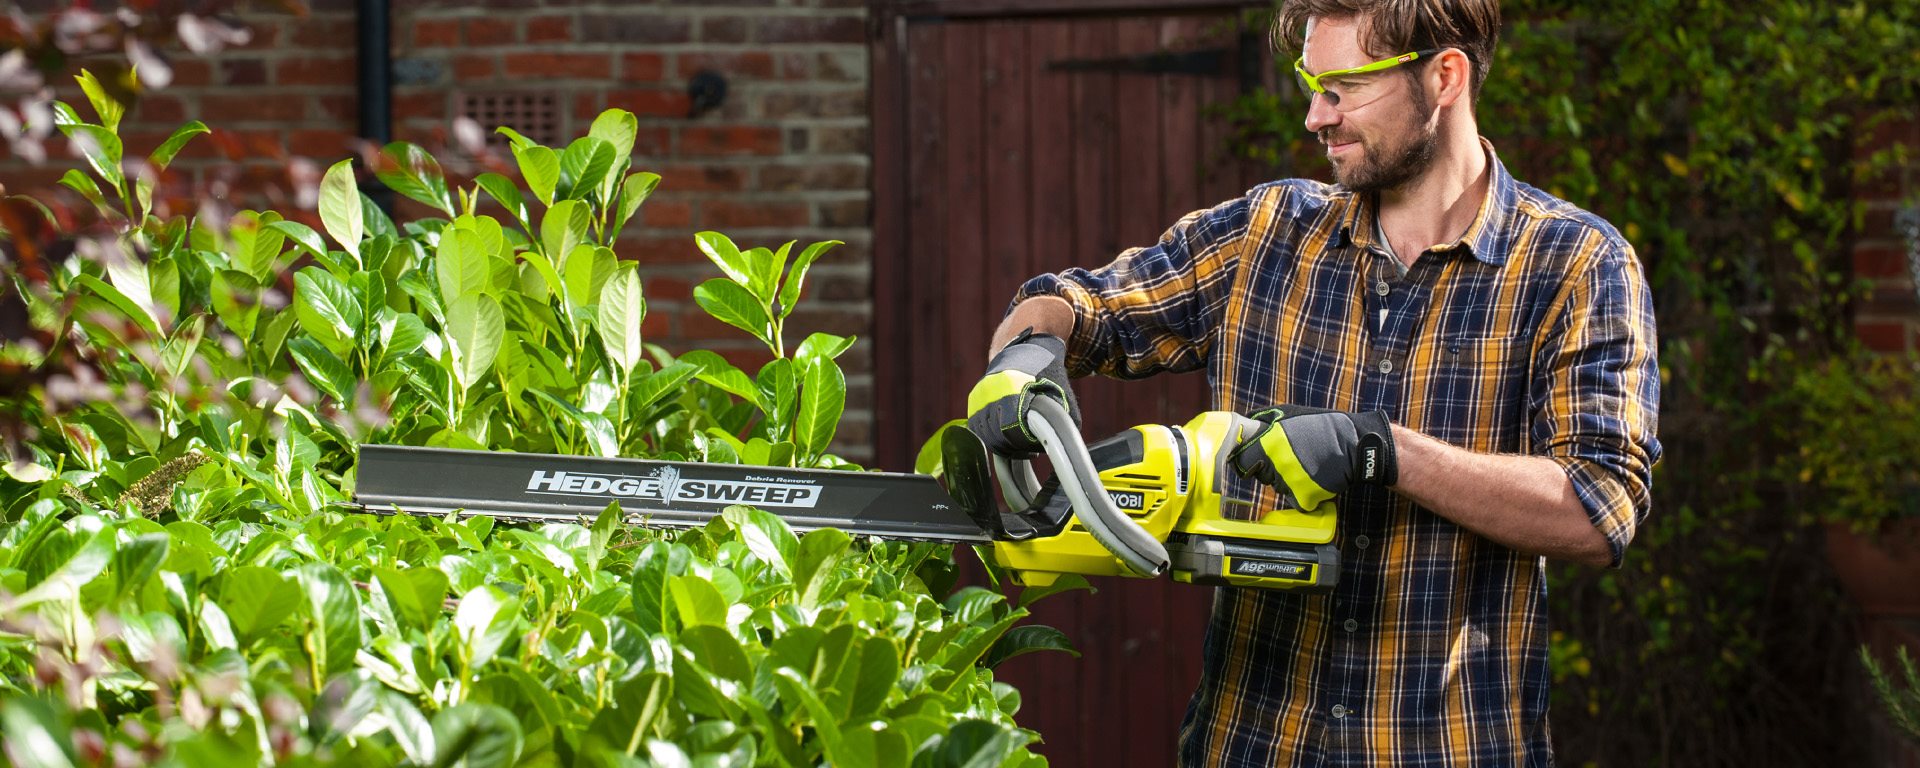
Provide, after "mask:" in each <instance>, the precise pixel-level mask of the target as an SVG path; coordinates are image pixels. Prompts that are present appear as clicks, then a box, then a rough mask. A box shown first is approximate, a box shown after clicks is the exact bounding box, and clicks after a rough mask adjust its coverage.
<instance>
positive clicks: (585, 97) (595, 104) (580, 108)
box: [573, 91, 606, 121]
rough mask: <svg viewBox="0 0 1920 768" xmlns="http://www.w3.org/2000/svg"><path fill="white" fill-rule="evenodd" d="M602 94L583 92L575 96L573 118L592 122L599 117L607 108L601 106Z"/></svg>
mask: <svg viewBox="0 0 1920 768" xmlns="http://www.w3.org/2000/svg"><path fill="white" fill-rule="evenodd" d="M602 96H604V94H602V93H601V92H599V91H582V92H580V93H576V94H574V95H573V116H574V117H577V118H580V119H581V120H587V121H591V120H593V118H595V117H597V116H599V114H600V113H601V111H603V110H605V109H606V108H605V107H602V106H600V104H601V102H602V98H601V97H602Z"/></svg>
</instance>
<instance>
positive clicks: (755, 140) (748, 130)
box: [680, 125, 780, 157]
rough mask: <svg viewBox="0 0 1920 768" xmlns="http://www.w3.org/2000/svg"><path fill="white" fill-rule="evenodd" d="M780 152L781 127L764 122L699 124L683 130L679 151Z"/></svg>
mask: <svg viewBox="0 0 1920 768" xmlns="http://www.w3.org/2000/svg"><path fill="white" fill-rule="evenodd" d="M779 153H780V129H778V128H775V127H772V126H761V125H718V126H698V127H691V128H683V129H681V130H680V154H682V155H684V156H687V157H702V156H713V155H722V156H725V155H775V154H779Z"/></svg>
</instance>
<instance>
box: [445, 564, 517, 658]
mask: <svg viewBox="0 0 1920 768" xmlns="http://www.w3.org/2000/svg"><path fill="white" fill-rule="evenodd" d="M519 617H520V603H519V601H517V600H514V599H513V598H512V597H510V596H508V595H507V593H506V592H504V591H502V590H501V589H500V588H499V587H495V586H493V585H491V584H483V585H481V586H479V587H475V588H474V589H472V590H469V591H468V592H467V594H465V595H463V596H461V598H460V605H459V607H457V608H455V609H454V612H453V628H454V632H455V635H456V636H457V637H459V638H460V644H461V645H462V646H463V647H464V648H465V649H466V658H467V664H468V666H469V668H471V669H476V670H477V669H479V668H481V667H483V666H485V665H486V663H487V662H488V661H491V660H493V656H494V654H495V653H498V652H499V651H500V647H501V646H503V645H505V644H506V642H507V640H508V639H509V638H510V637H512V635H513V631H514V627H515V626H516V625H517V624H518V623H519Z"/></svg>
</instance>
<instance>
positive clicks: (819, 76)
mask: <svg viewBox="0 0 1920 768" xmlns="http://www.w3.org/2000/svg"><path fill="white" fill-rule="evenodd" d="M311 6H312V8H313V10H312V13H311V14H310V15H309V16H307V17H306V18H293V17H288V16H282V15H269V14H265V13H256V14H251V15H246V16H243V17H242V19H241V20H242V21H243V22H244V23H246V24H247V25H248V26H249V27H250V28H251V29H252V30H253V39H252V40H251V41H249V42H248V43H247V44H246V45H244V46H240V47H238V48H234V49H229V50H226V51H223V52H221V53H219V54H217V55H214V56H211V57H206V58H190V57H187V56H185V55H184V54H179V55H176V56H175V57H174V68H175V78H174V82H173V84H172V85H171V86H170V87H168V88H167V89H165V90H163V91H160V92H157V93H154V94H152V95H149V96H147V97H146V98H144V99H143V100H142V101H141V102H140V103H139V105H138V106H137V107H136V108H135V110H134V111H133V112H132V113H131V114H130V116H129V118H128V120H129V122H128V124H127V125H126V126H124V127H123V133H124V134H126V138H127V143H128V155H129V156H135V155H134V153H135V152H140V153H144V152H145V151H147V150H149V149H151V148H152V147H153V146H155V145H157V144H158V143H159V142H160V141H161V140H162V139H163V138H164V137H165V136H166V134H167V132H169V131H170V130H171V129H172V128H173V127H175V126H177V125H178V124H180V123H181V122H183V121H185V120H189V119H200V120H203V121H205V122H206V123H207V124H208V125H210V126H212V127H214V128H216V129H218V131H219V133H220V137H219V139H218V140H215V141H205V140H202V141H201V142H199V143H198V144H197V145H196V146H195V147H194V148H193V149H192V150H191V151H190V152H189V153H187V154H186V155H184V156H183V157H182V159H181V161H180V163H179V167H180V172H179V173H178V174H176V176H177V177H178V179H179V180H180V181H181V182H183V183H184V184H192V185H198V186H199V187H200V188H202V189H208V190H210V191H211V192H212V193H213V194H216V195H224V196H227V197H229V198H231V199H233V200H235V202H236V204H237V205H246V206H254V207H259V206H268V205H271V206H274V207H276V208H281V209H287V208H291V207H292V206H293V204H294V201H292V200H290V199H288V198H287V197H286V196H285V195H284V194H281V193H276V192H275V191H274V190H275V189H276V188H284V187H285V183H284V182H285V180H286V176H287V173H286V171H287V168H288V167H289V166H290V164H292V163H290V161H289V159H287V157H286V156H288V155H291V156H296V157H306V158H311V159H312V160H313V161H315V163H317V165H306V164H302V165H305V167H307V168H309V169H311V168H313V167H318V168H325V167H326V165H328V164H330V163H332V162H334V161H336V160H338V159H340V158H342V157H346V156H348V155H349V154H351V153H352V152H353V135H354V133H355V131H356V130H357V126H358V114H357V96H356V94H357V87H356V65H355V53H354V50H355V35H356V27H355V16H354V3H353V2H349V1H347V0H317V1H316V2H312V3H311ZM393 6H394V11H393V31H392V40H393V56H394V68H395V82H396V84H395V89H394V98H393V118H394V128H395V138H397V139H402V140H407V141H413V142H416V143H420V144H422V145H425V146H428V147H429V148H436V149H435V151H436V155H439V156H440V157H441V160H442V162H443V163H444V164H446V165H447V166H448V170H449V172H450V173H452V174H454V175H456V176H457V175H459V174H460V173H461V171H462V170H463V169H466V171H467V172H468V173H472V172H474V170H473V169H474V165H473V164H472V163H471V162H467V161H463V160H462V159H461V157H460V155H459V153H457V152H454V151H451V150H447V151H444V152H443V151H442V150H440V149H437V148H438V147H444V146H445V145H446V144H447V139H448V135H449V132H450V129H451V126H452V124H453V120H454V118H455V117H456V116H457V111H458V110H459V109H460V107H461V105H462V103H463V99H462V97H463V96H464V95H468V94H476V95H483V94H496V93H504V94H527V93H537V94H551V95H553V96H554V97H555V101H556V104H557V106H558V111H559V114H558V115H557V116H556V118H557V122H558V124H557V126H556V127H557V128H558V133H559V134H560V135H561V136H562V137H566V138H571V137H574V136H577V135H581V134H584V133H585V132H586V130H587V127H588V125H589V124H590V123H591V121H592V119H593V117H594V116H595V115H597V114H599V112H600V111H601V110H603V109H606V108H609V107H618V108H621V109H626V110H629V111H632V112H633V113H635V114H636V115H638V116H639V119H640V135H639V138H638V140H637V141H636V143H635V147H634V153H635V159H634V166H635V169H636V170H651V171H654V172H656V173H659V174H661V175H662V176H663V177H664V178H663V181H662V183H661V186H660V189H659V191H658V192H657V193H656V194H655V195H654V197H653V198H651V199H650V200H649V201H648V202H647V204H646V205H645V206H644V207H643V208H642V209H641V215H640V217H639V218H638V219H637V220H636V223H635V225H632V226H630V227H629V228H628V229H627V231H626V233H625V235H624V236H623V238H622V240H621V242H620V243H619V244H618V247H617V250H618V251H619V253H620V255H621V256H622V257H624V258H629V259H634V260H637V261H639V262H640V264H641V275H642V277H643V278H644V280H645V284H646V291H647V298H648V308H649V318H648V325H647V330H648V332H649V340H651V341H655V342H657V343H661V344H663V345H665V346H667V347H668V348H670V349H673V350H676V351H680V350H686V349H690V348H694V347H706V348H710V349H714V350H716V351H719V352H721V353H722V354H725V355H727V356H728V357H730V358H732V359H733V360H734V361H735V362H736V363H737V364H739V365H741V366H742V367H743V368H746V369H747V370H748V371H749V372H752V371H753V370H756V369H757V367H758V366H759V364H760V363H761V362H763V361H764V360H765V359H767V357H768V354H767V352H766V350H765V349H764V347H761V348H757V349H756V342H752V341H750V340H746V339H744V337H743V335H742V334H741V333H740V332H738V331H736V330H734V329H732V328H729V327H726V326H724V325H722V324H720V323H719V322H717V321H714V320H712V319H710V318H708V317H707V316H706V315H705V314H704V313H702V312H701V311H700V310H699V308H698V307H697V306H695V305H694V304H693V302H692V301H691V299H690V291H691V287H692V286H693V285H696V284H698V282H699V281H701V280H704V279H706V278H709V277H715V276H717V275H718V272H717V270H716V269H714V268H713V267H712V266H711V265H710V264H708V263H707V262H706V260H705V258H704V257H703V256H702V255H701V254H700V253H699V251H698V250H696V249H695V247H694V243H693V233H694V232H697V231H700V230H704V229H716V230H721V231H723V232H726V233H727V234H728V235H730V236H732V237H733V238H734V239H735V240H736V241H738V242H740V243H742V244H743V245H770V246H775V245H778V244H780V243H783V242H785V241H787V240H794V239H798V240H800V241H802V244H803V245H804V244H805V243H807V242H812V241H814V240H823V239H837V240H843V241H845V242H846V243H847V244H846V245H845V246H843V247H841V248H838V249H836V250H835V251H834V252H832V253H831V254H829V255H828V256H827V257H826V258H825V259H823V260H822V261H821V262H820V263H819V264H818V265H817V266H816V267H815V268H814V269H813V270H812V272H811V273H810V274H809V276H808V284H807V289H806V298H805V300H804V301H803V303H802V304H801V309H799V310H797V311H796V312H795V313H794V315H793V318H792V320H791V321H790V322H791V324H792V326H791V328H790V330H789V331H788V334H787V337H788V338H789V339H791V340H792V342H793V343H798V341H799V340H800V339H802V338H805V334H806V333H808V332H811V331H816V330H817V331H828V332H832V333H838V334H842V335H845V334H857V335H859V336H860V337H861V339H862V341H861V342H860V343H859V344H857V345H856V346H855V347H854V348H853V349H852V350H850V351H849V352H848V353H847V354H846V356H845V357H843V358H842V360H841V362H842V364H843V366H844V367H845V368H846V370H847V374H848V389H849V392H848V413H847V418H846V420H845V421H844V422H843V423H842V425H841V428H840V433H839V434H840V439H839V449H840V450H841V452H842V453H843V454H845V455H848V456H849V457H852V458H854V459H856V460H861V459H865V458H868V457H870V455H871V435H872V402H873V396H872V392H873V383H872V373H871V371H872V368H873V366H872V358H873V352H872V347H871V343H870V341H868V339H870V338H871V336H872V334H871V328H870V319H871V317H872V311H871V296H870V288H869V282H870V281H869V275H870V272H871V270H870V262H871V259H870V257H869V255H868V254H869V250H868V249H869V246H870V243H871V228H870V227H871V225H870V223H869V218H870V217H869V197H870V193H869V191H868V190H869V187H868V168H869V165H870V160H869V154H868V144H869V139H868V133H869V129H868V125H869V120H868V116H867V79H868V74H867V49H866V11H865V4H864V0H652V1H651V2H579V1H575V0H545V1H544V2H540V3H532V2H506V1H505V0H499V1H496V2H450V1H442V0H408V1H406V2H395V3H393ZM175 53H176V54H178V52H175ZM83 64H84V62H83ZM702 70H711V71H713V72H716V73H718V74H720V75H721V76H723V77H724V78H725V79H726V80H727V82H728V86H729V88H728V93H727V96H726V100H725V102H724V103H723V104H722V105H720V106H719V107H718V108H716V109H713V110H711V111H708V112H706V113H704V114H702V115H700V116H698V117H693V118H690V117H689V116H688V114H689V107H690V103H689V99H688V96H687V90H686V85H687V81H688V79H689V78H690V77H691V76H692V75H693V74H694V73H696V72H699V71H702ZM60 97H61V98H63V99H65V100H67V101H69V102H70V103H75V104H78V103H81V101H82V97H81V96H80V95H79V94H78V91H77V89H74V88H72V87H63V88H62V89H61V91H60ZM82 112H83V113H86V112H87V110H85V109H84V108H82ZM483 127H484V128H486V129H487V130H489V131H490V130H492V128H493V127H494V126H493V125H490V124H489V125H484V126H483ZM223 147H224V148H225V151H223ZM228 153H231V154H233V155H238V156H245V157H249V158H251V159H250V160H248V161H246V162H245V163H242V164H239V165H237V166H236V165H234V164H232V163H229V162H224V161H223V155H226V154H228ZM74 165H75V164H74V162H73V161H72V160H71V159H70V158H67V157H65V155H64V153H63V152H57V154H56V161H55V164H54V167H47V168H39V169H30V168H26V167H24V166H23V165H22V164H20V163H19V162H18V161H17V160H15V159H11V158H0V183H4V184H6V185H7V186H8V187H9V188H11V189H12V190H13V191H21V190H23V189H27V188H32V187H34V186H46V185H51V184H52V183H53V181H54V180H56V179H57V178H58V177H59V174H60V172H61V171H63V170H64V169H65V168H68V167H74ZM509 165H510V163H509ZM308 183H312V182H311V181H309V182H308ZM403 213H404V211H403Z"/></svg>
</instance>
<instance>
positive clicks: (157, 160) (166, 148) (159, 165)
mask: <svg viewBox="0 0 1920 768" xmlns="http://www.w3.org/2000/svg"><path fill="white" fill-rule="evenodd" d="M211 132H212V131H211V130H210V129H208V128H207V125H206V123H202V122H200V121H198V120H189V121H187V124H186V125H182V126H180V127H179V128H175V129H174V130H173V133H172V134H171V135H169V136H167V139H166V141H162V142H160V146H158V147H155V148H154V150H153V152H152V153H149V154H148V155H147V162H148V163H149V164H151V165H152V166H153V168H154V170H155V171H164V170H166V169H167V166H169V165H172V164H173V159H174V157H176V156H178V155H179V154H180V150H182V149H185V148H186V146H187V142H189V141H192V140H193V137H195V136H199V135H202V134H206V133H211Z"/></svg>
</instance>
